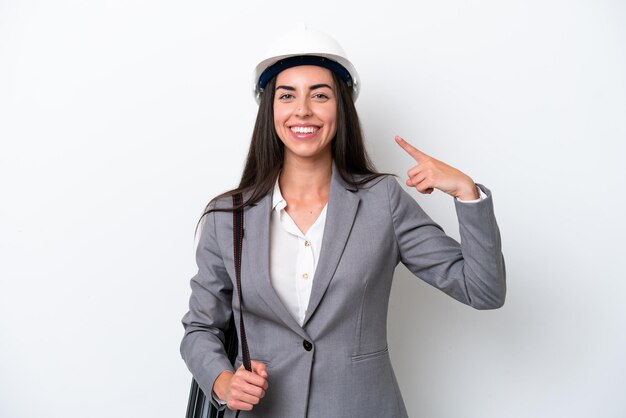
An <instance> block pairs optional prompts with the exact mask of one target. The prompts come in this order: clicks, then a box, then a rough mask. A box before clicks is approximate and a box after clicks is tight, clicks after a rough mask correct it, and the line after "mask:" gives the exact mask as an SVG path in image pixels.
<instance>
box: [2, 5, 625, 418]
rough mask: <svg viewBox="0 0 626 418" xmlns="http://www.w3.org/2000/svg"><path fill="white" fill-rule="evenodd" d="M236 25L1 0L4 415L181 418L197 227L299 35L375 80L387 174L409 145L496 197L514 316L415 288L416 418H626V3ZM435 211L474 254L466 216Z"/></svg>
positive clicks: (166, 12)
mask: <svg viewBox="0 0 626 418" xmlns="http://www.w3.org/2000/svg"><path fill="white" fill-rule="evenodd" d="M232 4H233V5H232V6H225V5H224V2H210V1H173V0H170V1H165V0H157V1H155V0H152V1H139V0H110V1H89V2H85V1H69V0H58V1H54V2H50V1H34V0H30V1H25V0H22V1H17V0H0V141H1V143H0V144H1V145H0V417H2V418H31V417H39V416H46V417H50V418H57V417H59V418H61V417H62V418H79V417H80V418H82V417H93V418H104V417H107V418H109V417H115V418H118V417H151V418H170V417H181V416H183V414H184V410H185V408H186V402H187V395H188V390H189V383H190V380H191V377H190V374H189V372H188V371H187V369H186V367H185V365H184V363H183V361H182V360H181V359H180V355H179V353H178V345H179V341H180V338H181V336H182V326H181V324H180V319H181V317H182V315H183V314H184V313H185V311H186V306H187V298H188V296H189V292H190V289H189V279H190V278H191V276H192V275H193V274H194V273H195V268H196V267H195V261H194V236H193V233H194V227H195V224H196V221H197V220H198V217H199V215H200V213H201V210H202V209H203V207H204V205H205V203H206V202H207V201H208V200H209V199H210V198H211V197H212V196H214V195H216V194H218V193H220V192H222V191H224V190H226V189H228V188H231V187H233V186H234V185H235V184H236V183H237V181H238V177H239V175H240V173H241V169H242V164H243V160H244V157H245V154H246V152H247V147H248V141H249V139H250V134H251V130H252V125H253V121H254V117H255V112H256V104H255V102H254V100H253V99H252V94H251V89H250V77H251V71H252V68H253V66H254V65H255V64H256V61H257V59H258V57H260V55H261V54H262V52H263V50H264V45H265V44H266V43H267V42H269V41H271V40H273V39H274V38H275V36H277V35H279V34H280V33H281V31H282V30H284V29H292V28H294V27H295V25H296V23H297V22H300V21H306V22H307V23H308V24H309V25H310V26H311V27H314V28H317V29H321V30H323V31H326V32H329V33H331V34H332V35H333V36H334V37H335V38H337V39H338V40H339V41H340V42H341V43H342V45H343V46H344V48H345V49H346V51H347V52H348V55H349V56H350V57H351V58H352V60H353V62H354V64H355V65H356V67H357V69H358V70H359V73H360V75H361V80H362V87H363V90H362V93H361V96H360V98H359V100H358V102H357V108H358V110H359V112H360V115H361V118H362V123H363V127H364V131H365V135H366V138H367V142H368V147H369V150H370V153H371V155H372V157H373V159H374V161H375V163H376V164H377V166H378V168H379V169H380V170H382V171H392V172H394V173H397V174H400V175H403V174H404V173H405V171H406V170H407V169H408V168H409V167H410V166H411V159H410V157H409V156H408V155H406V154H405V153H404V152H403V151H402V150H401V149H400V148H398V147H397V145H395V143H394V142H393V136H394V135H395V134H400V135H403V136H404V137H405V138H407V139H408V140H409V141H411V142H412V143H413V144H414V145H416V146H418V147H420V148H421V149H422V150H423V151H424V152H426V153H429V154H431V155H433V156H435V157H437V158H439V159H441V160H443V161H446V162H448V163H449V164H451V165H454V166H456V167H458V168H460V169H461V170H463V171H464V172H466V173H468V174H469V175H470V176H472V177H473V178H474V179H475V181H477V182H481V183H484V184H485V185H487V186H488V187H489V188H491V189H492V191H493V195H494V202H495V208H496V216H497V218H498V221H499V224H500V227H501V232H502V237H503V252H504V255H505V258H506V262H507V273H508V290H509V293H508V298H507V302H506V305H505V306H504V307H503V308H502V309H500V310H495V311H488V312H479V311H474V310H472V309H471V308H468V307H466V306H464V305H462V304H460V303H458V302H455V301H454V300H452V299H450V298H448V297H447V296H445V295H444V294H443V293H441V292H439V291H437V290H435V289H433V288H431V287H429V286H428V285H426V284H425V283H423V282H421V281H420V280H418V279H416V278H414V277H412V276H410V275H408V274H407V271H406V270H405V269H404V267H400V268H399V269H398V273H397V276H396V281H395V284H394V288H393V293H392V299H391V306H390V317H389V328H390V329H389V340H390V350H391V357H392V360H393V363H394V365H395V369H396V374H397V377H398V380H399V383H400V386H401V388H402V390H403V395H404V400H405V402H406V405H407V408H408V410H409V414H410V416H412V417H418V416H419V417H429V418H433V417H434V418H439V417H442V418H501V417H519V418H528V417H570V418H572V417H581V418H582V417H615V418H617V417H624V416H626V396H624V393H625V392H624V388H625V387H626V360H625V354H626V324H625V322H626V320H625V318H626V307H625V303H624V293H625V292H626V283H625V280H624V279H625V274H624V262H625V258H626V251H625V249H626V248H625V245H624V235H625V233H626V225H625V221H624V215H623V211H624V207H625V206H626V202H625V195H626V190H624V181H625V180H626V176H625V174H624V170H623V168H622V167H623V165H624V155H623V154H624V150H625V145H624V142H625V139H626V76H625V74H626V47H625V45H626V30H625V27H626V25H624V22H625V21H626V3H624V2H623V1H608V0H604V1H599V0H588V1H582V0H579V1H557V0H541V1H538V0H514V1H506V2H503V1H496V0H493V1H486V0H482V1H474V2H467V1H461V0H446V1H437V2H434V1H429V2H424V1H418V2H399V1H391V0H387V1H384V2H377V3H373V4H372V5H370V6H367V5H366V3H364V2H361V1H358V2H357V1H349V2H343V3H339V4H336V3H335V1H318V2H307V3H303V2H291V1H290V2H256V1H247V2H241V1H239V2H232ZM409 5H410V6H409ZM412 193H413V194H414V195H415V197H416V199H417V200H418V201H419V202H420V204H422V205H423V207H424V208H425V209H426V211H427V212H428V213H429V214H430V215H431V216H432V217H433V218H434V219H435V220H436V221H438V222H439V223H440V224H441V225H442V226H443V227H444V228H445V230H446V231H447V232H448V233H449V234H451V235H452V236H454V237H458V232H457V224H456V217H455V213H454V206H453V202H452V200H451V198H449V197H448V196H445V195H443V194H442V193H440V192H435V193H433V194H432V195H430V196H422V195H419V194H418V193H417V192H415V191H413V192H412ZM338 415H340V413H338Z"/></svg>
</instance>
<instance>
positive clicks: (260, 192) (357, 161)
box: [200, 73, 385, 219]
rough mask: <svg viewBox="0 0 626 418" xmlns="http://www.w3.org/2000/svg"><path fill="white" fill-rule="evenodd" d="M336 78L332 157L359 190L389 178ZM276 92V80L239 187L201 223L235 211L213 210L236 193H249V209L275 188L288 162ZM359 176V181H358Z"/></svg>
mask: <svg viewBox="0 0 626 418" xmlns="http://www.w3.org/2000/svg"><path fill="white" fill-rule="evenodd" d="M332 76H333V81H334V83H335V86H337V89H336V91H337V133H336V134H335V138H334V139H333V141H332V144H331V149H332V156H333V160H334V162H335V167H336V169H337V171H338V172H339V174H340V175H341V177H342V178H343V180H344V181H345V182H346V183H348V184H350V185H352V186H355V187H358V186H361V185H363V184H365V183H367V182H368V181H370V180H372V179H374V178H376V177H379V176H383V175H385V174H384V173H379V172H377V171H376V169H375V168H374V165H373V164H372V162H371V160H370V158H369V156H368V155H367V151H366V149H365V143H364V141H363V132H362V130H361V123H360V122H359V116H358V114H357V111H356V108H355V107H354V101H353V99H352V89H351V88H350V87H348V85H347V84H346V83H345V82H344V81H343V80H342V79H341V78H340V77H338V76H337V75H336V74H335V73H332ZM275 88H276V76H275V77H273V78H272V79H271V80H270V81H269V82H268V83H267V85H266V86H265V89H264V91H263V94H262V95H261V102H260V104H259V111H258V113H257V117H256V122H255V124H254V130H253V131H252V142H251V143H250V149H249V150H248V157H247V158H246V165H245V167H244V169H243V174H242V175H241V181H240V182H239V186H237V188H235V189H233V190H229V191H227V192H225V193H222V194H221V195H219V196H217V197H215V198H213V199H212V200H211V201H210V202H209V204H208V205H207V206H206V208H205V210H204V213H203V214H202V216H201V217H200V219H202V218H203V217H204V216H205V215H207V214H208V213H210V212H213V211H230V210H232V208H215V207H212V206H213V205H212V204H213V203H215V202H216V201H217V200H219V199H222V198H224V197H228V196H232V195H234V194H236V193H246V194H247V198H246V199H245V201H244V203H243V207H246V206H249V205H252V204H255V203H256V202H258V201H259V200H261V199H262V198H263V197H264V196H266V195H267V194H268V193H270V192H271V191H272V189H273V188H274V184H275V183H276V179H277V178H278V174H279V173H280V170H281V168H282V166H283V159H284V144H283V142H282V141H281V140H280V138H279V137H278V134H277V133H276V129H274V95H275ZM355 175H356V177H357V178H358V179H355V178H354V177H355ZM248 192H249V193H248Z"/></svg>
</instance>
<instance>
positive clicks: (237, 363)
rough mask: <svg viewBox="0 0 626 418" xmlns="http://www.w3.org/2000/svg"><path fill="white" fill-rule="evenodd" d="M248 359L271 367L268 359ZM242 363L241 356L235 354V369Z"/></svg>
mask: <svg viewBox="0 0 626 418" xmlns="http://www.w3.org/2000/svg"><path fill="white" fill-rule="evenodd" d="M250 360H251V361H260V362H261V363H265V365H266V366H267V367H271V366H272V362H271V361H269V360H260V359H256V358H253V359H250ZM242 364H243V358H241V356H237V359H236V360H235V365H236V366H237V367H235V369H238V368H239V366H241V365H242Z"/></svg>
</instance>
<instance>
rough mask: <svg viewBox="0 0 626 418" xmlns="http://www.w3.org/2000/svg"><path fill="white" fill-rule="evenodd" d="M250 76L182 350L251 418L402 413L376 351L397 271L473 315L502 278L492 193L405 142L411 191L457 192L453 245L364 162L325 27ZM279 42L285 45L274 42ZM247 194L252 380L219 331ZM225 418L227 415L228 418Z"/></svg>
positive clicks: (234, 302)
mask: <svg viewBox="0 0 626 418" xmlns="http://www.w3.org/2000/svg"><path fill="white" fill-rule="evenodd" d="M281 42H283V44H282V45H283V46H284V50H282V51H280V50H279V51H278V52H276V50H274V52H271V53H270V57H269V58H268V59H267V60H264V61H263V62H261V63H260V64H259V66H258V67H257V70H256V73H255V74H256V77H255V81H256V85H255V92H256V94H257V99H258V100H259V102H260V104H259V112H258V115H257V120H256V125H255V128H254V133H253V136H252V143H251V145H250V151H249V154H248V159H247V162H246V166H245V169H244V172H243V175H242V179H241V183H240V185H239V187H238V188H237V189H235V190H233V191H231V192H228V193H226V194H224V195H222V196H218V197H217V198H215V199H214V200H213V201H212V202H211V203H210V204H209V206H208V208H207V211H206V213H205V216H204V219H203V227H202V234H201V239H200V242H199V245H198V252H197V261H198V267H199V270H198V274H197V275H196V276H195V277H194V278H193V279H192V280H191V287H192V294H191V299H190V304H189V312H188V313H187V314H186V315H185V317H184V318H183V324H184V326H185V336H184V337H183V341H182V344H181V353H182V356H183V358H184V360H185V361H186V363H187V365H188V367H189V369H190V370H191V372H192V373H193V375H194V377H195V378H196V380H197V382H198V383H199V385H200V387H201V388H202V389H203V390H204V391H205V393H207V394H212V396H213V401H214V402H217V403H219V404H221V405H226V406H227V407H228V408H229V409H231V410H237V409H239V410H245V411H250V412H247V413H246V414H245V415H246V416H250V417H288V418H293V417H310V418H311V417H323V418H328V417H393V418H397V417H403V416H407V413H406V409H405V407H404V403H403V401H402V396H401V394H400V390H399V388H398V385H397V382H396V379H395V376H394V373H393V369H392V366H391V362H390V359H389V353H388V349H387V337H386V325H387V307H388V300H389V294H390V289H391V282H392V278H393V273H394V269H395V267H396V265H397V264H398V263H399V262H402V263H404V264H405V265H406V266H407V267H408V268H409V269H410V270H411V271H412V272H413V273H414V274H415V275H416V276H418V277H419V278H421V279H423V280H425V281H426V282H428V283H430V284H431V285H433V286H436V287H437V288H439V289H441V290H442V291H444V292H446V293H447V294H449V295H450V296H451V297H453V298H455V299H457V300H459V301H461V302H463V303H466V304H468V305H471V306H473V307H475V308H477V309H492V308H498V307H500V306H501V305H502V304H503V303H504V298H505V293H506V285H505V270H504V260H503V257H502V253H501V249H500V248H501V247H500V235H499V230H498V227H497V224H496V220H495V217H494V213H493V204H492V200H491V193H490V191H489V190H488V189H486V188H485V187H484V186H482V185H476V184H475V183H474V181H473V180H472V179H471V178H470V177H469V176H467V175H466V174H464V173H462V172H461V171H459V170H457V169H455V168H453V167H450V166H449V165H446V164H445V163H443V162H441V161H438V160H436V159H434V158H432V157H430V156H428V155H426V154H424V153H422V152H421V151H419V150H418V149H416V148H414V147H412V146H411V145H410V144H408V143H407V142H406V141H404V140H403V139H402V138H400V137H396V141H397V143H398V145H399V146H401V147H402V148H403V149H404V150H406V151H407V152H408V153H409V154H410V155H411V156H412V157H414V159H415V161H416V165H415V166H414V167H413V168H411V169H410V170H409V171H408V180H407V181H406V184H407V185H408V186H411V187H415V188H416V189H417V190H418V191H419V192H421V193H431V192H432V191H433V190H434V189H439V190H441V191H443V192H445V193H447V194H449V195H451V196H453V197H454V198H455V206H456V210H457V214H458V218H459V225H460V233H461V244H459V243H458V242H456V241H455V240H454V239H452V238H450V237H448V236H447V235H446V234H445V233H444V232H443V231H442V229H441V228H440V227H439V226H438V225H437V224H436V223H435V222H433V221H432V220H431V219H430V218H429V217H428V215H426V214H425V213H424V211H423V210H422V209H421V208H420V207H419V205H418V204H417V203H416V202H415V201H414V199H413V198H411V197H410V195H409V194H408V193H406V192H405V191H404V190H403V189H402V187H401V186H400V185H399V184H398V182H397V181H396V179H395V178H394V177H393V176H389V175H384V174H380V173H377V172H376V171H375V170H374V168H373V167H372V164H371V163H370V162H369V160H368V158H367V155H366V151H365V148H364V144H363V139H362V135H361V128H360V125H359V120H358V117H357V113H356V110H355V107H354V103H353V100H354V99H356V96H357V95H358V87H359V80H358V75H357V73H356V70H355V69H354V67H353V66H352V64H351V63H350V61H349V60H348V59H347V57H346V56H345V53H344V52H343V50H342V49H341V48H340V47H339V45H338V44H337V43H336V42H335V41H334V40H333V39H332V38H330V37H328V36H327V35H325V34H322V33H319V32H316V31H312V30H310V29H303V30H301V31H299V32H298V33H296V34H290V35H289V36H288V38H283V39H282V40H279V43H278V47H280V46H281ZM279 49H280V48H279ZM237 192H243V196H244V216H245V236H244V241H243V257H242V259H243V261H242V276H241V277H242V279H241V280H242V291H243V301H244V302H243V311H244V318H245V322H246V332H247V339H248V344H249V347H250V353H251V357H252V359H253V362H252V366H253V367H252V368H253V370H252V372H248V371H246V370H245V369H244V368H243V367H238V366H239V365H240V364H241V360H240V359H241V357H240V358H239V359H238V361H237V363H236V367H233V366H232V365H231V364H230V363H229V361H228V359H227V357H226V355H225V353H224V349H223V343H222V340H223V335H224V334H223V332H224V330H225V329H226V328H227V326H228V323H229V319H230V317H231V315H232V314H233V313H234V315H235V323H237V324H238V323H239V311H238V309H239V302H238V299H237V294H236V291H235V292H234V291H233V289H234V284H233V283H234V277H235V274H234V260H233V255H232V254H233V220H232V213H231V210H232V200H231V199H230V198H229V196H231V195H232V194H234V193H237ZM229 413H231V415H232V416H234V411H229Z"/></svg>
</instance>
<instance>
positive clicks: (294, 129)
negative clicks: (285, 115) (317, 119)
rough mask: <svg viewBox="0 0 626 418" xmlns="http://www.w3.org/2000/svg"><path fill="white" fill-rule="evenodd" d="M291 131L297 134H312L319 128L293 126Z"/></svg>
mask: <svg viewBox="0 0 626 418" xmlns="http://www.w3.org/2000/svg"><path fill="white" fill-rule="evenodd" d="M291 131H292V132H295V133H297V134H312V133H313V132H315V131H317V128H316V127H314V126H292V127H291Z"/></svg>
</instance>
